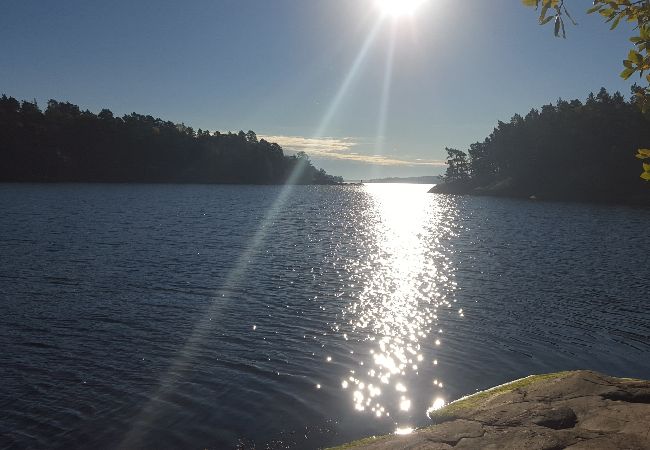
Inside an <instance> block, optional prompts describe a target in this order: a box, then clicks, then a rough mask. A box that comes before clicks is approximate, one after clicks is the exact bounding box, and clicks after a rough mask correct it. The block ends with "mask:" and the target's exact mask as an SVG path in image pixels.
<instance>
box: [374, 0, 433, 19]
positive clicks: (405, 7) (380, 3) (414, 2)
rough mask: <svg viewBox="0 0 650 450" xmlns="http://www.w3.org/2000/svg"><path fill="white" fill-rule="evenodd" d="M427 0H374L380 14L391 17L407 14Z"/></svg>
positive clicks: (410, 13) (413, 11)
mask: <svg viewBox="0 0 650 450" xmlns="http://www.w3.org/2000/svg"><path fill="white" fill-rule="evenodd" d="M426 1H427V0H375V3H376V4H377V7H378V8H379V10H380V11H381V12H382V14H384V15H386V16H391V17H402V16H408V15H412V14H413V13H415V11H416V10H417V9H418V8H419V7H420V6H421V5H422V4H423V3H425V2H426Z"/></svg>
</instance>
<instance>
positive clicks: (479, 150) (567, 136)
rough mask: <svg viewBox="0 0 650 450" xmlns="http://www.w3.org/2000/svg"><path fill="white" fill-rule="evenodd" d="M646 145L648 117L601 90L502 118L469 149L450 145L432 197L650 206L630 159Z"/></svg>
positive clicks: (648, 191)
mask: <svg viewBox="0 0 650 450" xmlns="http://www.w3.org/2000/svg"><path fill="white" fill-rule="evenodd" d="M649 144H650V121H649V119H648V115H647V113H645V114H644V113H643V112H642V111H641V109H640V108H639V107H638V105H637V104H636V102H635V101H634V100H630V101H626V99H625V98H624V97H623V95H621V94H620V93H619V92H616V93H614V94H610V93H609V92H607V90H606V89H604V88H602V89H601V90H600V92H598V94H596V95H594V94H593V93H591V94H589V96H588V97H587V99H586V101H585V102H584V103H583V102H581V101H579V100H572V101H566V100H562V99H560V100H558V101H557V103H556V104H554V105H553V104H548V105H544V106H542V107H541V109H532V110H531V111H530V112H529V113H528V114H526V115H525V116H521V115H519V114H515V115H514V116H513V117H512V118H511V119H510V121H509V122H502V121H499V122H498V124H497V126H496V127H495V128H494V130H493V131H492V133H491V134H490V135H489V136H488V137H487V138H486V139H485V140H484V141H483V142H476V143H474V144H471V145H470V146H469V149H467V151H461V150H458V149H454V148H447V149H446V150H447V155H448V159H447V171H446V174H445V177H444V178H445V183H443V184H440V185H438V186H436V187H434V189H432V192H440V193H457V194H464V193H472V194H486V195H505V196H515V197H526V198H529V197H533V198H538V199H549V200H578V201H581V200H586V201H607V202H625V203H644V204H650V184H648V183H647V182H645V181H644V180H643V179H641V178H640V177H639V174H640V173H641V172H642V167H641V164H640V162H639V159H637V158H635V154H637V149H639V148H646V147H648V145H649Z"/></svg>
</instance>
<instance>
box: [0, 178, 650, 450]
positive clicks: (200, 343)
mask: <svg viewBox="0 0 650 450" xmlns="http://www.w3.org/2000/svg"><path fill="white" fill-rule="evenodd" d="M427 188H428V186H417V185H412V186H410V185H366V186H347V187H294V188H283V187H252V186H248V187H247V186H239V187H238V186H148V185H115V186H107V185H52V186H48V185H0V211H2V214H1V215H0V262H1V264H0V300H1V305H2V309H1V314H0V348H1V349H2V350H1V351H0V447H16V448H23V447H31V448H71V447H94V448H234V447H237V446H239V447H243V448H250V447H256V448H267V447H270V448H285V447H293V448H318V447H323V446H328V445H333V444H337V443H341V442H345V441H347V440H350V439H354V438H358V437H361V436H364V435H369V434H376V433H387V432H395V431H398V432H405V431H407V430H408V429H410V428H412V427H416V426H421V425H424V424H426V423H427V417H426V412H427V410H428V409H430V408H437V407H440V406H441V405H443V404H444V403H445V402H448V401H450V400H453V399H455V398H458V397H460V396H462V395H464V394H468V393H472V392H474V391H476V390H478V389H485V388H487V387H490V386H492V385H495V384H500V383H503V382H505V381H508V380H510V379H513V378H518V377H521V376H525V375H528V374H530V373H538V372H549V371H557V370H563V369H573V368H590V369H596V370H600V371H605V372H608V373H610V374H613V375H619V376H633V377H644V378H650V308H649V307H648V301H649V296H648V269H649V268H650V260H649V258H648V254H649V252H648V233H647V230H648V224H650V211H649V210H647V209H645V210H644V209H634V208H627V207H616V206H599V205H585V204H570V203H541V202H539V203H538V202H528V201H518V200H509V199H496V198H470V197H445V196H438V195H432V194H426V191H427Z"/></svg>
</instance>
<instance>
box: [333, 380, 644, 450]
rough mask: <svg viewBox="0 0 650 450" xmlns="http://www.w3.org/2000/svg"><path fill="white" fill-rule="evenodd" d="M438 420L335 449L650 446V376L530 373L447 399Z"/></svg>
mask: <svg viewBox="0 0 650 450" xmlns="http://www.w3.org/2000/svg"><path fill="white" fill-rule="evenodd" d="M431 418H432V420H433V421H434V423H436V424H437V425H433V426H430V427H427V428H422V429H418V430H416V431H414V432H413V433H412V434H410V435H407V436H395V435H390V436H382V437H372V438H367V439H362V440H360V441H356V442H352V443H350V444H346V445H343V446H341V447H337V448H338V449H339V450H340V449H347V448H354V449H451V448H453V449H476V448H484V449H525V450H532V449H549V450H550V449H553V450H555V449H564V448H567V449H617V450H618V449H650V381H642V380H634V379H628V378H614V377H609V376H606V375H602V374H599V373H596V372H591V371H575V372H560V373H554V374H548V375H534V376H530V377H526V378H522V379H521V380H517V381H513V382H512V383H508V384H505V385H502V386H498V387H496V388H493V389H489V390H487V391H484V392H479V393H477V394H474V395H472V396H469V397H465V398H462V399H460V400H458V401H456V402H453V403H450V404H449V405H447V406H446V407H445V408H443V409H441V410H439V411H436V412H434V413H432V414H431Z"/></svg>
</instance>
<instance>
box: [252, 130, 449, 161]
mask: <svg viewBox="0 0 650 450" xmlns="http://www.w3.org/2000/svg"><path fill="white" fill-rule="evenodd" d="M258 137H259V138H260V139H265V140H267V141H269V142H276V143H278V144H279V145H280V146H282V148H284V149H285V150H286V151H288V152H293V153H295V152H299V151H303V152H306V153H307V154H309V156H311V157H314V158H323V159H336V160H345V161H351V162H359V163H366V164H374V165H379V166H411V167H415V166H432V167H443V166H445V165H446V164H445V161H441V160H427V159H421V158H417V159H412V160H410V159H403V158H398V157H394V156H390V155H364V154H361V153H358V152H353V151H351V150H352V149H353V148H354V147H355V146H357V145H358V144H359V143H358V142H357V141H355V139H354V138H328V137H325V138H308V137H304V136H268V135H266V136H265V135H258Z"/></svg>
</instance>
